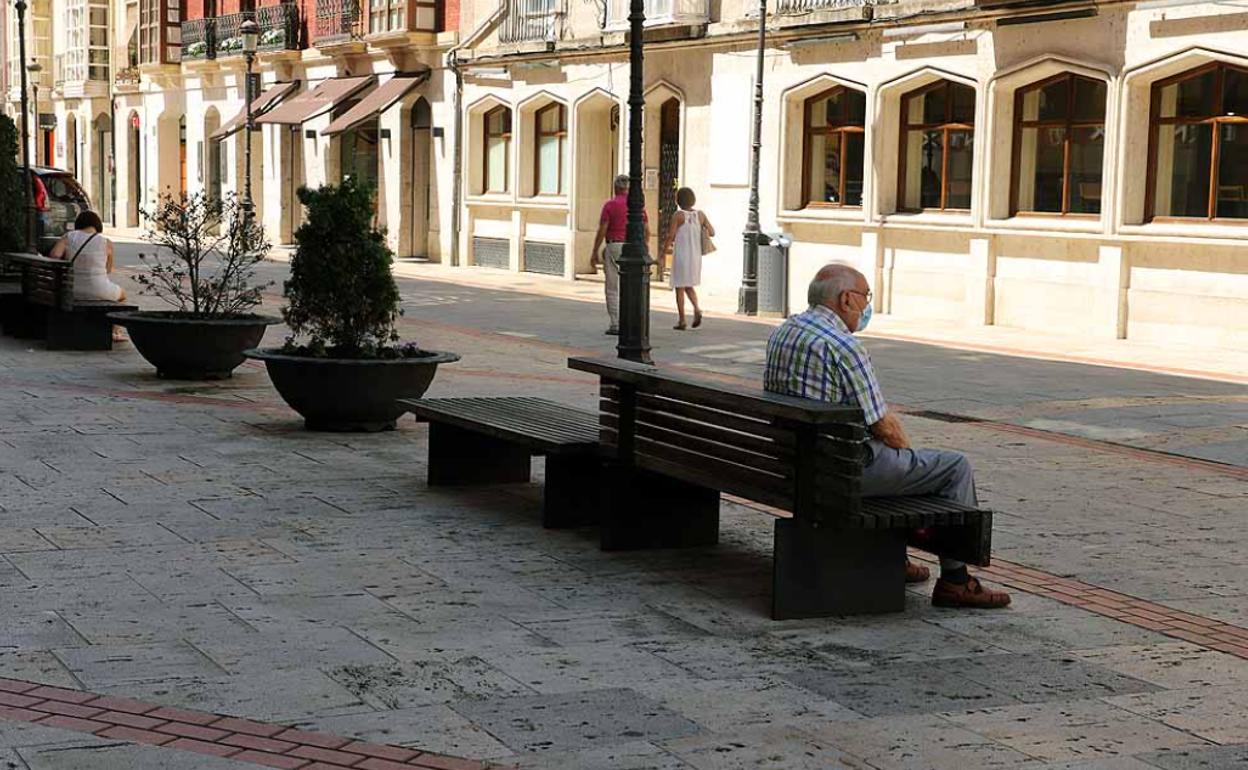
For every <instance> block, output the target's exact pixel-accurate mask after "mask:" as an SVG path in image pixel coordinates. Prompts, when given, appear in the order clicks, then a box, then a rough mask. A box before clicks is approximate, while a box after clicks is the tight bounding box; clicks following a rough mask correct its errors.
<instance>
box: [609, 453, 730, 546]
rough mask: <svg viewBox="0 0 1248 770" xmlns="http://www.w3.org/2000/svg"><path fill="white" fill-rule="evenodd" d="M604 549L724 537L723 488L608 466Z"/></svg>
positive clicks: (697, 543) (708, 541)
mask: <svg viewBox="0 0 1248 770" xmlns="http://www.w3.org/2000/svg"><path fill="white" fill-rule="evenodd" d="M606 472H607V474H608V478H609V483H608V489H609V491H608V495H609V499H608V500H607V501H606V505H604V506H603V520H602V533H601V537H602V549H603V550H604V551H623V550H630V549H638V548H691V547H697V546H707V545H715V544H716V543H718V542H719V490H717V489H708V488H706V487H700V486H697V485H696V484H689V483H687V482H684V481H678V480H676V479H673V478H669V477H667V476H662V475H659V474H657V473H649V472H647V471H642V470H637V469H634V468H628V467H624V466H619V465H616V466H611V467H608V469H607V471H606Z"/></svg>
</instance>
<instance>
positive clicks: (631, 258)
mask: <svg viewBox="0 0 1248 770" xmlns="http://www.w3.org/2000/svg"><path fill="white" fill-rule="evenodd" d="M628 23H629V52H628V61H629V78H628V234H627V236H626V237H625V239H624V249H623V252H622V253H621V254H620V341H619V344H618V346H617V347H616V350H617V351H618V354H619V357H620V358H624V359H627V360H629V361H637V362H640V363H643V364H649V363H653V359H651V357H650V259H649V256H648V254H647V251H648V248H647V244H646V223H645V216H646V199H645V193H644V192H642V154H641V148H642V126H643V125H644V124H643V123H642V111H643V110H644V109H645V106H646V100H645V96H644V95H643V94H642V86H643V72H644V65H643V55H642V43H643V37H644V34H645V23H646V3H645V0H630V1H629V6H628Z"/></svg>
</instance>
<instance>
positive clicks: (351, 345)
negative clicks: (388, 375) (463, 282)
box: [282, 179, 417, 358]
mask: <svg viewBox="0 0 1248 770" xmlns="http://www.w3.org/2000/svg"><path fill="white" fill-rule="evenodd" d="M299 201H300V202H301V203H303V205H304V206H306V207H307V212H308V216H307V221H306V222H305V223H304V224H303V225H301V226H300V227H299V229H298V230H297V231H296V232H295V245H296V249H297V250H296V252H295V256H294V259H292V260H291V262H290V278H289V279H287V281H286V285H285V294H286V299H287V301H288V302H289V303H290V304H289V306H287V308H286V309H285V310H284V311H282V317H283V318H284V319H285V320H286V325H287V326H288V327H290V331H291V333H292V334H291V337H290V339H289V340H288V341H287V348H286V349H287V352H289V353H293V354H296V355H311V356H321V357H330V358H373V357H378V356H387V357H394V356H396V355H398V353H399V351H398V350H396V349H395V348H394V347H393V343H395V342H396V341H397V340H398V339H399V334H398V331H397V330H396V329H395V324H396V323H397V322H398V319H399V316H400V315H401V312H402V311H401V310H400V309H399V287H398V286H397V285H396V284H395V282H394V276H393V275H392V274H391V272H390V265H391V264H392V263H393V262H394V255H393V254H392V253H391V252H390V248H389V247H388V246H386V237H385V234H384V233H382V232H381V231H379V230H377V229H375V228H374V227H373V226H372V218H373V202H372V201H373V194H372V191H371V190H370V189H369V188H368V187H365V186H364V185H361V184H359V183H358V182H356V181H355V180H353V179H348V180H347V181H345V182H343V183H342V185H341V186H339V187H322V188H320V189H319V190H309V189H308V188H306V187H305V188H303V189H301V190H299ZM300 336H306V337H307V339H308V342H307V344H305V345H297V344H296V340H297V338H298V337H300ZM402 351H403V352H405V353H406V354H408V355H412V354H414V353H416V352H417V349H416V347H415V346H414V345H408V346H404V348H402Z"/></svg>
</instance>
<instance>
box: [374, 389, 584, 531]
mask: <svg viewBox="0 0 1248 770" xmlns="http://www.w3.org/2000/svg"><path fill="white" fill-rule="evenodd" d="M399 403H400V404H402V405H403V406H404V407H405V408H406V409H407V410H408V411H410V412H412V413H413V414H415V415H416V417H417V419H419V420H421V421H424V422H428V423H429V473H428V480H429V486H431V487H440V486H465V485H477V484H509V483H524V482H527V481H529V479H530V466H531V464H532V463H531V459H532V457H533V456H534V455H545V457H546V488H545V491H544V495H543V501H542V512H543V513H542V524H543V525H544V526H546V527H571V526H579V525H581V524H588V523H592V522H593V520H594V516H595V514H596V512H597V510H598V499H599V494H600V491H601V468H602V462H601V460H600V459H599V456H598V415H597V414H595V413H594V412H588V411H585V410H583V409H574V408H572V407H569V406H565V405H564V404H558V403H555V402H553V401H547V400H546V399H543V398H528V397H498V398H493V397H491V398H422V399H410V400H407V399H405V400H400V401H399Z"/></svg>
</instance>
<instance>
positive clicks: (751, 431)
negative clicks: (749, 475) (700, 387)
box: [637, 393, 795, 447]
mask: <svg viewBox="0 0 1248 770" xmlns="http://www.w3.org/2000/svg"><path fill="white" fill-rule="evenodd" d="M637 406H638V408H645V409H650V410H652V411H656V412H666V413H669V414H673V415H676V416H678V417H683V418H685V419H686V420H692V421H696V422H701V423H706V424H708V425H717V426H721V427H723V428H726V429H729V430H734V431H737V432H738V433H744V434H746V435H750V436H757V437H759V438H764V439H768V440H770V441H773V442H775V443H778V444H782V445H785V446H789V447H792V446H793V445H794V443H795V442H794V439H793V431H792V429H790V428H785V427H777V426H775V425H773V424H772V423H771V422H765V421H763V420H755V419H750V418H749V417H747V416H742V415H739V414H730V413H728V412H725V411H723V410H721V409H708V408H706V407H704V406H700V405H698V404H694V403H690V402H688V401H684V400H681V399H676V398H663V397H659V396H653V395H650V394H649V393H638V394H637Z"/></svg>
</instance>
